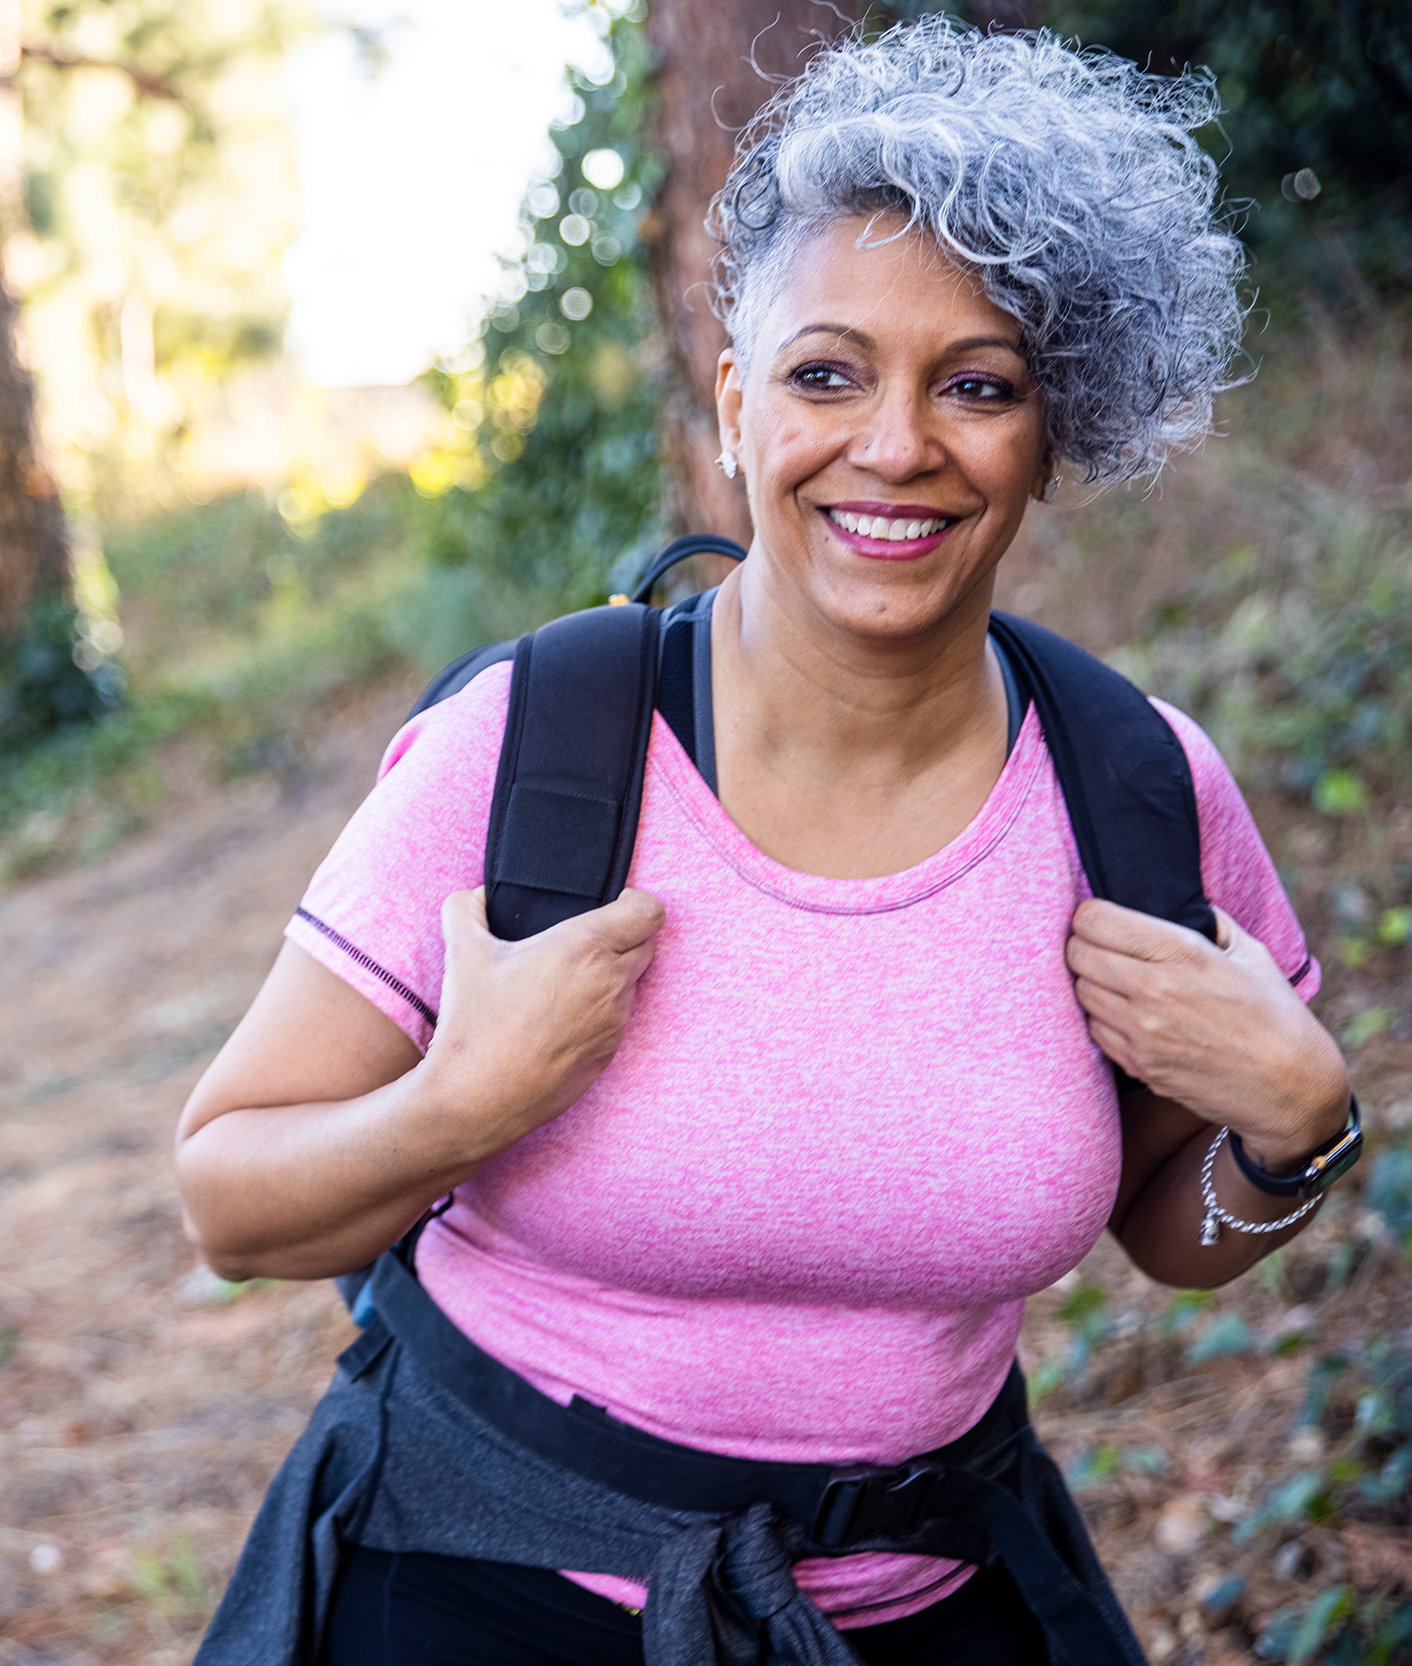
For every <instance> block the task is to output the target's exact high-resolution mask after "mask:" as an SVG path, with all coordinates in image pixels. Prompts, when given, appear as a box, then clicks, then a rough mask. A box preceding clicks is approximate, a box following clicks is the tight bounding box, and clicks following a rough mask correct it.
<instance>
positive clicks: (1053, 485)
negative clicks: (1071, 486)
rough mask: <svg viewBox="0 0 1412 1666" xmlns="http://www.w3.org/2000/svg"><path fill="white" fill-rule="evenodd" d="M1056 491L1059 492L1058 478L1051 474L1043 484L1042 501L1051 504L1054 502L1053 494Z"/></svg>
mask: <svg viewBox="0 0 1412 1666" xmlns="http://www.w3.org/2000/svg"><path fill="white" fill-rule="evenodd" d="M1058 490H1059V476H1058V475H1057V474H1051V475H1050V477H1049V479H1048V480H1046V481H1045V483H1044V501H1045V502H1046V503H1053V502H1054V494H1055V492H1057V491H1058Z"/></svg>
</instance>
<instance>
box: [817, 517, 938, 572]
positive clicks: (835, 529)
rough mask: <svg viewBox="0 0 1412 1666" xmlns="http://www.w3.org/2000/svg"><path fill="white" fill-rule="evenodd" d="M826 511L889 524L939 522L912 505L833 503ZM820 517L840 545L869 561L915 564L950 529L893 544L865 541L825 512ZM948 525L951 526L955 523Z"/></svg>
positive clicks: (886, 539) (861, 535) (877, 539)
mask: <svg viewBox="0 0 1412 1666" xmlns="http://www.w3.org/2000/svg"><path fill="white" fill-rule="evenodd" d="M829 508H830V509H842V510H844V511H845V512H846V513H847V514H850V515H872V516H873V517H874V518H876V517H877V516H879V515H881V516H882V517H883V519H884V520H889V521H900V520H909V521H934V520H938V519H940V518H941V517H940V516H939V515H938V512H937V511H936V510H935V509H933V508H928V507H927V506H926V505H925V504H916V503H833V504H830V505H829ZM820 513H821V514H822V515H823V517H824V520H825V521H826V522H827V524H828V529H829V531H830V532H831V533H833V535H834V537H835V538H837V539H838V541H839V542H840V543H841V544H846V545H847V546H848V548H849V549H851V550H855V551H856V552H857V553H858V554H859V555H866V556H868V557H869V558H870V559H871V560H873V561H916V560H919V559H920V558H921V557H922V556H924V555H930V554H931V552H932V551H933V550H934V549H935V548H936V547H937V545H938V544H940V543H941V541H942V539H943V538H945V536H946V535H947V533H948V532H950V530H951V526H944V527H942V529H941V531H940V532H930V533H928V534H927V536H926V537H925V538H901V539H898V540H897V541H896V542H894V541H893V540H892V539H891V538H869V537H865V536H864V535H863V534H862V533H859V532H849V531H848V530H847V528H845V527H841V526H840V525H839V524H838V522H837V521H836V520H834V518H833V516H832V515H830V514H829V513H828V510H827V509H825V510H821V511H820ZM951 524H952V525H953V526H954V525H955V522H954V521H953V522H952V523H951Z"/></svg>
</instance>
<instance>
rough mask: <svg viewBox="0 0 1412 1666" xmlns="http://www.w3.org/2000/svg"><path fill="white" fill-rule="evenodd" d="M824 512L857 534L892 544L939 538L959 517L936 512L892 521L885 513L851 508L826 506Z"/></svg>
mask: <svg viewBox="0 0 1412 1666" xmlns="http://www.w3.org/2000/svg"><path fill="white" fill-rule="evenodd" d="M824 513H825V514H826V515H827V516H828V518H829V519H830V520H831V521H832V522H833V523H834V525H835V526H840V527H842V528H843V530H844V531H845V532H851V533H853V534H854V536H855V537H859V538H875V539H877V540H879V542H884V543H892V544H906V543H911V542H912V541H913V540H915V539H917V538H932V537H935V536H936V534H937V533H938V532H945V531H946V529H947V527H949V526H951V525H953V524H954V522H955V519H956V517H955V516H947V515H933V516H932V517H931V518H930V519H929V520H913V519H910V518H903V519H897V520H892V519H889V518H888V517H886V516H883V515H855V514H853V513H852V512H851V511H850V510H847V509H826V510H825V511H824Z"/></svg>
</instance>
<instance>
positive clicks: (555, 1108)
mask: <svg viewBox="0 0 1412 1666" xmlns="http://www.w3.org/2000/svg"><path fill="white" fill-rule="evenodd" d="M664 917H665V916H664V912H663V909H662V905H661V904H660V903H659V902H658V901H657V900H656V898H655V897H650V896H648V895H647V894H646V893H645V892H643V891H625V892H623V894H622V895H621V896H620V897H619V898H618V900H617V901H616V902H612V903H609V904H608V906H607V907H606V908H596V909H594V910H593V911H592V912H591V913H588V914H582V915H580V916H579V917H578V918H577V919H573V920H565V921H564V922H563V923H562V924H560V925H557V926H554V927H552V928H551V929H550V930H548V931H545V932H541V933H540V934H539V935H538V936H536V937H529V938H526V939H525V940H524V941H523V942H520V943H504V942H500V941H498V940H497V939H496V938H494V937H492V936H491V935H490V932H489V931H488V930H487V929H486V923H485V898H484V894H483V893H482V892H480V891H462V892H458V893H457V894H456V895H454V896H452V897H451V898H449V899H448V901H447V903H446V906H445V910H444V913H443V929H444V931H445V936H446V967H445V974H444V979H443V985H442V996H441V1016H440V1020H439V1022H438V1024H437V1028H436V1034H435V1037H434V1039H433V1041H432V1044H431V1047H430V1050H429V1051H428V1053H427V1055H426V1057H425V1058H423V1057H421V1056H420V1054H419V1053H418V1051H417V1049H416V1047H415V1046H414V1045H413V1044H412V1042H411V1041H410V1039H409V1038H408V1037H407V1036H406V1035H404V1034H403V1032H402V1031H401V1030H400V1029H399V1028H398V1026H397V1025H396V1024H395V1023H394V1022H393V1021H392V1019H391V1018H389V1017H388V1016H387V1015H386V1014H385V1013H383V1012H380V1011H379V1010H378V1008H377V1007H375V1006H374V1005H373V1004H372V1003H371V1002H370V1001H368V1000H367V999H366V998H365V997H364V996H362V995H361V994H359V993H358V991H357V990H355V989H354V988H353V987H352V986H351V985H350V984H348V983H345V982H344V981H343V980H342V979H341V978H339V977H337V976H336V975H335V974H334V973H333V972H331V971H329V970H328V969H327V968H326V967H324V966H321V965H320V964H319V962H318V961H316V960H315V959H313V958H312V957H311V956H310V955H308V954H306V953H305V952H304V951H303V950H302V949H300V948H298V947H297V946H296V945H295V944H293V943H286V944H285V946H284V948H283V950H282V951H281V953H280V956H279V959H278V960H277V961H276V962H275V965H274V968H273V970H272V971H271V973H270V976H269V977H268V978H267V979H266V981H265V986H264V988H263V989H261V991H260V993H259V994H258V995H257V996H256V998H255V1001H254V1004H253V1005H252V1006H251V1008H250V1011H249V1012H248V1013H246V1015H245V1017H244V1018H243V1019H242V1020H241V1022H240V1024H239V1025H238V1027H237V1028H236V1031H235V1034H234V1035H232V1036H231V1038H230V1040H229V1041H228V1042H227V1043H226V1045H225V1046H224V1047H223V1048H222V1049H221V1051H220V1053H219V1054H218V1055H217V1056H216V1058H215V1059H214V1060H213V1061H212V1063H211V1065H210V1067H209V1068H208V1069H207V1071H206V1074H205V1075H204V1076H203V1077H202V1079H201V1081H200V1082H199V1083H198V1084H197V1086H196V1089H195V1091H194V1092H193V1093H192V1095H191V1098H190V1099H189V1100H188V1102H187V1106H186V1109H185V1111H184V1112H183V1113H182V1118H181V1125H180V1127H179V1128H178V1131H177V1172H178V1177H179V1179H180V1182H181V1189H182V1195H183V1198H184V1200H185V1203H186V1218H187V1226H188V1231H189V1232H190V1235H191V1236H192V1237H193V1238H194V1239H195V1240H196V1242H197V1243H198V1244H199V1245H200V1248H201V1252H202V1254H203V1255H204V1256H205V1258H206V1260H207V1262H208V1263H209V1264H210V1265H211V1266H212V1267H213V1268H214V1269H215V1270H216V1271H217V1272H218V1273H220V1274H221V1276H222V1277H223V1278H228V1279H235V1280H238V1279H244V1278H253V1277H256V1276H257V1275H258V1276H265V1277H271V1278H326V1277H328V1276H329V1275H331V1274H335V1273H344V1272H351V1271H352V1270H353V1269H354V1268H355V1267H361V1266H363V1265H365V1264H366V1263H367V1262H369V1261H371V1260H372V1259H373V1258H374V1257H375V1256H376V1255H378V1254H379V1253H380V1252H381V1251H382V1250H384V1249H386V1248H387V1246H388V1245H389V1244H391V1243H394V1242H395V1241H396V1240H397V1239H398V1238H400V1237H401V1235H402V1234H403V1233H404V1232H405V1231H406V1230H407V1228H408V1227H409V1226H411V1225H412V1223H413V1222H414V1221H415V1220H416V1219H417V1218H418V1216H419V1215H421V1214H422V1212H423V1211H424V1210H425V1209H427V1208H429V1207H430V1206H431V1205H432V1204H433V1203H435V1202H436V1200H437V1199H438V1198H439V1197H444V1196H445V1195H446V1193H447V1192H448V1191H450V1190H451V1189H452V1188H453V1187H455V1186H457V1185H459V1184H460V1183H461V1182H462V1181H463V1180H466V1179H467V1178H469V1176H470V1175H471V1174H472V1173H473V1172H474V1171H475V1170H476V1169H477V1168H479V1167H480V1166H481V1164H483V1163H486V1162H488V1161H490V1160H491V1159H492V1158H493V1157H496V1156H498V1155H499V1154H500V1152H502V1151H504V1150H506V1149H508V1148H509V1147H510V1146H512V1145H513V1144H514V1143H515V1141H516V1140H519V1139H522V1138H523V1137H524V1136H525V1135H526V1134H528V1133H529V1132H530V1131H531V1130H532V1129H535V1128H538V1127H539V1126H541V1124H543V1123H545V1122H548V1121H550V1120H551V1119H552V1118H554V1117H556V1116H558V1115H559V1114H560V1112H561V1111H564V1110H567V1109H568V1107H569V1106H570V1105H572V1104H573V1102H574V1101H575V1100H576V1099H577V1098H579V1097H580V1095H581V1094H583V1093H584V1092H585V1091H586V1090H587V1089H588V1088H589V1087H591V1086H592V1084H593V1083H594V1082H595V1081H596V1080H597V1079H598V1077H599V1076H600V1075H601V1074H602V1072H603V1071H604V1069H605V1068H606V1067H607V1065H608V1063H609V1062H610V1060H611V1059H612V1057H613V1055H614V1054H615V1053H616V1052H617V1050H618V1044H619V1043H620V1042H621V1040H622V1038H623V1030H624V1028H625V1026H626V1024H627V1021H628V1017H629V1015H630V1013H631V1012H632V1006H633V999H634V996H635V994H636V992H637V984H638V980H639V979H640V978H641V977H642V974H643V973H644V972H645V971H646V970H647V968H648V966H650V965H651V963H652V956H653V953H654V951H655V948H656V943H657V933H658V931H659V930H660V929H661V926H662V922H663V919H664Z"/></svg>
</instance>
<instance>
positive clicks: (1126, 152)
mask: <svg viewBox="0 0 1412 1666" xmlns="http://www.w3.org/2000/svg"><path fill="white" fill-rule="evenodd" d="M1219 109H1220V105H1219V101H1218V99H1217V95H1216V89H1215V82H1214V77H1213V76H1212V75H1211V73H1210V72H1209V71H1207V70H1201V71H1197V72H1195V73H1193V72H1191V71H1188V72H1187V73H1186V74H1184V75H1180V76H1164V75H1148V74H1144V73H1143V72H1142V71H1141V70H1139V69H1138V68H1137V66H1136V65H1134V64H1130V63H1128V62H1127V61H1126V60H1125V59H1122V58H1118V57H1114V56H1113V55H1112V54H1111V53H1108V52H1105V51H1101V50H1088V51H1082V52H1080V51H1077V50H1072V49H1071V48H1070V47H1069V46H1067V45H1066V44H1065V43H1064V41H1063V40H1061V39H1060V38H1059V37H1058V36H1056V35H1053V34H1051V33H1050V32H1049V31H1048V30H1044V29H1041V30H1039V31H1038V32H1036V33H1026V34H1020V35H984V34H982V33H981V32H980V31H979V30H976V29H971V28H968V27H966V26H964V25H958V24H956V23H953V22H952V21H950V20H949V19H947V18H944V17H927V18H923V19H921V20H920V21H919V22H916V23H912V24H900V25H898V27H896V28H894V29H891V30H889V31H888V33H886V34H885V35H883V36H882V37H881V38H880V39H878V40H876V41H874V42H872V43H871V44H869V43H866V42H864V41H863V40H862V39H859V38H854V39H851V40H848V41H845V42H843V43H842V44H841V45H837V46H834V47H832V48H830V49H828V50H825V51H822V52H820V53H818V54H817V55H816V56H815V58H814V59H813V60H812V62H811V63H810V64H809V66H808V68H807V69H806V70H805V72H804V74H803V75H802V76H800V77H799V79H798V80H797V81H794V82H792V83H790V84H789V85H787V86H785V87H784V88H782V89H781V90H780V92H779V93H778V94H777V95H776V96H775V97H774V98H773V99H772V100H771V101H770V103H769V104H768V105H767V106H766V107H765V109H764V110H763V111H762V112H761V113H760V115H759V116H758V117H757V118H756V119H755V121H754V122H753V123H752V124H751V126H750V127H749V128H747V129H746V131H745V133H744V134H743V135H742V138H741V141H740V145H739V148H738V150H737V152H736V159H735V165H734V167H733V168H732V170H731V173H730V177H729V178H728V179H727V181H726V185H725V188H724V190H722V191H721V192H720V194H719V195H718V196H717V197H716V199H715V201H714V202H713V204H712V208H711V217H710V219H709V220H708V222H707V225H708V228H709V229H710V230H711V231H712V232H713V233H714V234H715V235H716V236H717V238H718V239H719V240H720V242H721V243H722V245H723V247H722V249H721V251H720V254H719V255H718V257H717V261H718V264H717V286H716V298H715V299H716V308H717V311H718V314H719V316H720V317H721V319H722V320H723V322H724V323H725V325H726V327H727V329H728V330H729V332H730V334H731V337H732V340H733V341H734V343H735V346H736V351H737V353H738V354H739V355H740V362H741V374H742V376H746V375H748V369H749V362H750V358H751V355H752V353H753V350H754V347H755V336H756V333H757V332H758V329H759V326H760V323H761V321H762V319H763V316H764V314H765V312H766V311H767V310H768V309H769V307H770V305H771V304H772V302H773V301H774V299H775V298H776V297H777V295H778V294H779V291H780V288H781V285H782V284H783V282H784V278H785V273H786V268H787V267H788V265H789V262H790V258H791V257H792V255H793V254H794V253H795V252H796V251H797V250H798V248H799V247H800V245H801V244H802V243H803V242H804V241H806V240H807V239H808V238H809V237H810V236H812V235H814V234H815V233H816V232H818V231H819V230H821V229H823V228H824V227H826V226H828V225H830V224H832V223H834V222H836V221H837V220H839V219H842V218H846V217H852V216H855V215H870V216H871V215H877V214H883V215H891V214H901V215H902V216H904V217H905V219H906V222H907V223H906V226H905V227H903V228H902V230H899V231H894V232H892V233H891V235H892V236H903V235H905V234H906V232H907V231H910V230H913V229H918V230H922V231H924V232H925V233H927V234H928V235H930V236H931V237H932V238H934V239H935V241H936V243H937V244H938V245H939V247H940V248H941V250H942V251H943V252H944V253H945V254H946V255H947V256H948V257H949V258H951V259H952V260H954V261H955V262H956V263H957V264H958V265H959V266H961V267H962V268H964V269H966V270H969V271H972V272H974V273H975V274H976V275H977V276H978V277H979V279H980V281H981V283H982V284H983V285H984V288H985V293H986V294H987V296H988V297H989V298H990V300H991V301H993V302H994V303H995V305H996V306H998V307H1000V308H1002V309H1003V310H1004V311H1005V312H1008V313H1009V314H1011V316H1012V317H1014V318H1015V319H1017V320H1018V321H1019V324H1020V326H1021V331H1022V339H1023V344H1024V349H1025V353H1026V356H1027V358H1028V361H1029V366H1030V372H1031V374H1032V375H1033V376H1034V378H1035V380H1036V382H1037V384H1038V386H1039V387H1040V389H1041V390H1042V392H1043V394H1044V398H1045V403H1046V410H1047V413H1048V425H1049V439H1050V442H1051V443H1052V444H1053V446H1054V448H1055V451H1056V452H1057V453H1058V454H1059V455H1060V456H1063V457H1067V458H1068V459H1070V461H1072V462H1073V463H1075V464H1077V465H1078V466H1079V467H1081V468H1083V469H1084V470H1085V471H1086V478H1087V479H1088V480H1090V481H1100V482H1110V481H1118V480H1128V479H1132V478H1134V477H1136V476H1140V475H1150V474H1155V473H1156V472H1157V471H1159V470H1160V469H1161V467H1162V465H1163V463H1164V462H1165V460H1166V458H1167V456H1168V455H1169V454H1170V453H1171V452H1172V451H1174V450H1180V449H1185V448H1189V447H1190V446H1192V445H1194V444H1195V443H1196V442H1197V441H1199V440H1200V439H1201V437H1202V436H1203V435H1205V434H1207V433H1209V432H1210V430H1211V401H1212V396H1213V394H1215V393H1218V392H1221V391H1222V390H1223V389H1225V388H1228V387H1232V386H1234V385H1236V382H1237V381H1239V380H1243V378H1232V377H1231V376H1230V367H1231V365H1232V362H1233V360H1234V359H1235V357H1236V355H1237V353H1238V352H1239V348H1240V337H1241V328H1242V323H1243V320H1244V315H1245V308H1244V307H1243V306H1242V304H1241V299H1240V295H1239V280H1240V278H1241V275H1242V273H1243V271H1244V267H1245V255H1244V250H1243V248H1242V246H1241V244H1240V242H1239V240H1238V239H1237V238H1236V237H1234V236H1232V235H1231V233H1230V231H1229V229H1228V227H1227V225H1226V223H1225V222H1224V221H1223V220H1222V219H1220V218H1219V217H1218V216H1217V214H1216V213H1215V210H1214V204H1215V197H1216V188H1217V175H1216V165H1215V163H1214V162H1213V161H1212V160H1211V158H1210V157H1209V156H1208V155H1207V154H1206V153H1205V152H1204V151H1203V150H1202V149H1201V147H1200V146H1199V145H1198V144H1197V143H1196V141H1195V139H1194V138H1193V137H1192V133H1193V131H1195V130H1196V129H1198V128H1201V127H1204V126H1206V125H1207V124H1208V123H1210V122H1212V121H1214V120H1215V119H1216V117H1217V115H1218V114H1219ZM871 229H872V228H871V227H870V228H868V230H866V231H865V232H864V234H863V237H862V238H860V240H859V246H860V247H868V246H870V245H869V244H868V242H867V241H866V239H867V238H868V236H869V234H870V232H871ZM885 240H886V238H884V237H882V236H880V237H879V239H878V240H877V241H879V242H881V241H885Z"/></svg>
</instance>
